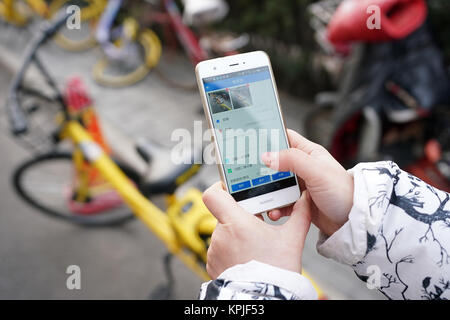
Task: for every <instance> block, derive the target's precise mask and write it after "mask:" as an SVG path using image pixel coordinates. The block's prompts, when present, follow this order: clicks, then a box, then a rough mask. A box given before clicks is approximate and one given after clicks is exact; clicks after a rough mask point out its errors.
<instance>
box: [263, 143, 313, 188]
mask: <svg viewBox="0 0 450 320" xmlns="http://www.w3.org/2000/svg"><path fill="white" fill-rule="evenodd" d="M261 160H262V162H263V163H264V164H265V165H266V166H268V167H269V168H270V169H272V170H277V171H291V172H293V173H295V174H296V175H297V176H299V177H300V178H302V179H303V180H305V181H306V180H308V179H309V177H313V176H314V175H317V174H316V172H317V171H318V169H317V165H316V163H315V160H314V159H313V158H312V157H311V156H310V155H309V154H307V153H306V152H304V151H302V150H300V149H296V148H290V149H286V150H281V151H280V152H266V153H264V154H263V155H262V156H261Z"/></svg>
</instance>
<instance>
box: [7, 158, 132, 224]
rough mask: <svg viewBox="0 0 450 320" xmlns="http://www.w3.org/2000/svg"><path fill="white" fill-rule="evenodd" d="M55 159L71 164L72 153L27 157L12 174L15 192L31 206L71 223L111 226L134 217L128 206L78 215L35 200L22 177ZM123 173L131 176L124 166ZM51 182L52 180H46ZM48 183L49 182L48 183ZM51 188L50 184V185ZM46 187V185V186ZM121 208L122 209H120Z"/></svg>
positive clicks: (42, 183) (41, 186)
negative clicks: (110, 210)
mask: <svg viewBox="0 0 450 320" xmlns="http://www.w3.org/2000/svg"><path fill="white" fill-rule="evenodd" d="M56 161H67V163H66V164H69V165H70V166H73V162H72V154H71V153H69V152H50V153H46V154H41V155H38V156H36V157H34V158H32V159H29V160H27V161H25V162H23V163H22V164H21V165H19V166H18V167H17V168H16V169H15V171H14V173H13V176H12V184H13V187H14V190H15V192H16V193H17V194H18V195H19V197H20V198H21V199H22V200H24V201H25V202H26V203H27V204H29V205H30V206H31V207H33V208H35V209H38V210H39V211H40V212H42V213H45V214H47V215H48V216H50V217H52V218H58V219H62V220H65V221H68V222H71V223H75V224H79V225H83V226H111V225H120V224H123V223H125V222H128V221H130V220H131V219H133V218H134V214H133V213H132V212H131V211H130V210H129V209H128V207H126V206H124V207H123V208H122V207H121V208H120V209H121V211H120V212H119V213H118V214H113V213H112V212H109V213H100V214H92V215H80V214H74V213H71V212H70V210H69V209H68V208H67V207H66V208H67V210H66V211H65V212H61V211H59V210H55V209H54V208H51V207H49V206H48V205H46V204H43V203H42V202H41V201H39V200H36V198H35V197H34V196H33V195H32V194H31V193H30V192H29V191H27V188H26V187H25V186H24V179H25V177H26V174H27V173H29V172H30V170H33V169H39V167H40V165H42V163H44V162H55V163H50V164H51V165H52V166H54V165H56ZM121 169H122V170H124V172H125V174H127V175H128V176H132V175H133V173H132V172H130V170H127V169H126V168H122V167H121ZM47 182H50V183H53V182H54V181H48V180H47ZM48 185H50V184H48ZM39 188H40V189H43V190H45V189H46V185H45V182H43V181H41V182H40V183H39ZM50 188H51V185H50ZM47 189H48V187H47ZM63 198H64V196H63V194H62V192H61V199H62V200H63V201H65V200H64V199H63ZM122 209H123V210H122Z"/></svg>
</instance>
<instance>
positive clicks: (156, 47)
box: [92, 29, 162, 88]
mask: <svg viewBox="0 0 450 320" xmlns="http://www.w3.org/2000/svg"><path fill="white" fill-rule="evenodd" d="M139 44H140V45H141V46H142V47H143V48H144V52H145V61H143V63H142V64H141V65H139V66H138V67H137V68H136V69H134V70H133V71H131V72H129V73H128V74H125V75H118V76H113V75H107V74H106V72H105V70H106V69H107V68H108V66H109V64H110V63H109V61H108V59H106V58H103V59H101V60H99V61H98V62H97V63H96V64H95V66H94V68H93V70H92V76H93V78H94V80H95V81H96V82H97V83H98V84H100V85H102V86H106V87H112V88H121V87H128V86H131V85H133V84H136V83H138V82H139V81H141V80H143V79H144V78H145V77H146V76H147V75H148V74H149V73H150V71H151V70H152V69H153V67H155V66H156V65H157V64H158V62H159V59H160V57H161V50H162V49H161V42H160V40H159V38H158V36H157V35H156V34H155V33H154V32H153V31H151V30H150V29H145V30H144V31H142V32H141V33H140V35H139Z"/></svg>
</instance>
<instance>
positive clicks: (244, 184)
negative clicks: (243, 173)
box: [231, 180, 251, 192]
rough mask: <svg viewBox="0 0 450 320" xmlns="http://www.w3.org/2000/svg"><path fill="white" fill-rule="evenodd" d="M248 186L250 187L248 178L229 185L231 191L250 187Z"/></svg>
mask: <svg viewBox="0 0 450 320" xmlns="http://www.w3.org/2000/svg"><path fill="white" fill-rule="evenodd" d="M250 187H251V185H250V180H248V181H244V182H240V183H236V184H233V185H232V186H231V191H233V192H236V191H239V190H242V189H247V188H250Z"/></svg>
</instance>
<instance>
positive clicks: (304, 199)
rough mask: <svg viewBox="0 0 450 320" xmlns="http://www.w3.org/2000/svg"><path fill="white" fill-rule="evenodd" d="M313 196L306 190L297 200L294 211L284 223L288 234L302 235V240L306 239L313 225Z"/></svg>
mask: <svg viewBox="0 0 450 320" xmlns="http://www.w3.org/2000/svg"><path fill="white" fill-rule="evenodd" d="M310 204H311V197H310V196H309V194H308V191H306V190H305V191H304V192H303V193H302V196H301V197H300V199H299V200H298V201H297V203H296V204H295V205H294V207H293V209H292V213H291V215H290V217H289V219H288V221H286V223H285V224H284V225H283V228H284V229H285V231H286V233H287V234H293V235H295V236H296V237H298V236H300V237H301V239H302V242H303V241H305V239H306V235H307V234H308V231H309V227H310V225H311V207H310Z"/></svg>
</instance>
